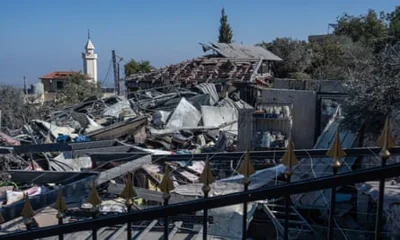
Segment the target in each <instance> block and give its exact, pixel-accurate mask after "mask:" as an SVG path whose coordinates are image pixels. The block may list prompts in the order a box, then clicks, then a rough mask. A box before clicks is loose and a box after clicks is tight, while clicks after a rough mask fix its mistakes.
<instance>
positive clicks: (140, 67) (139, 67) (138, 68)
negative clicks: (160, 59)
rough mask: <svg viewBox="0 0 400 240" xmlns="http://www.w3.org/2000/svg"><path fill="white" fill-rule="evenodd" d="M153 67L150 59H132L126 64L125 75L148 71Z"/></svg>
mask: <svg viewBox="0 0 400 240" xmlns="http://www.w3.org/2000/svg"><path fill="white" fill-rule="evenodd" d="M152 69H153V66H151V64H150V62H149V61H143V60H142V61H139V62H137V61H135V60H134V59H131V60H130V61H129V62H128V63H127V64H125V65H124V71H125V76H129V75H132V74H135V73H148V72H150V71H151V70H152Z"/></svg>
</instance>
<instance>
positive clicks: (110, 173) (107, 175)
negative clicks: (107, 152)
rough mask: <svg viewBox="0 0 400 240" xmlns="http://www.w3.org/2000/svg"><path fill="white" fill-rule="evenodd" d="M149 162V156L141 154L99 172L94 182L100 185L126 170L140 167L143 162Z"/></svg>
mask: <svg viewBox="0 0 400 240" xmlns="http://www.w3.org/2000/svg"><path fill="white" fill-rule="evenodd" d="M149 163H151V156H150V155H147V156H143V157H141V158H138V159H135V160H132V161H130V162H127V163H124V164H121V165H119V166H117V167H114V168H111V169H109V170H106V171H104V172H101V173H100V175H99V177H98V178H97V180H96V184H97V185H100V184H102V183H105V182H108V181H110V180H112V179H114V178H116V177H119V176H122V175H125V174H127V173H128V172H132V171H133V170H135V169H138V168H140V167H141V166H142V165H144V164H149Z"/></svg>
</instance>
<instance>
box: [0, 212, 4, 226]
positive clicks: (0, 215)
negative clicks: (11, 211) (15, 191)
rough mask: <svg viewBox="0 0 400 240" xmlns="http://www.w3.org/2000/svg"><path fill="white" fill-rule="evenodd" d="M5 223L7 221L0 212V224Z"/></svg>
mask: <svg viewBox="0 0 400 240" xmlns="http://www.w3.org/2000/svg"><path fill="white" fill-rule="evenodd" d="M4 222H5V220H4V218H3V215H2V214H1V212H0V224H1V223H4Z"/></svg>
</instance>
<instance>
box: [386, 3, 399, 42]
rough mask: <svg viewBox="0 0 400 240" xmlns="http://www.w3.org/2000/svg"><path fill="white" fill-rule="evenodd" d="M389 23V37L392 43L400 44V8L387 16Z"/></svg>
mask: <svg viewBox="0 0 400 240" xmlns="http://www.w3.org/2000/svg"><path fill="white" fill-rule="evenodd" d="M387 20H388V22H389V28H388V35H389V37H390V38H391V42H392V43H397V42H400V6H397V7H396V9H395V10H394V11H393V12H391V13H389V14H388V15H387Z"/></svg>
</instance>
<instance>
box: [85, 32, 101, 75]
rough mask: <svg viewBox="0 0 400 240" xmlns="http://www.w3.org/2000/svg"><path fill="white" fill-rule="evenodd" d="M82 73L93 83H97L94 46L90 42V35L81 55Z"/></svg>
mask: <svg viewBox="0 0 400 240" xmlns="http://www.w3.org/2000/svg"><path fill="white" fill-rule="evenodd" d="M82 58H83V73H84V74H85V75H87V76H88V77H89V78H90V79H91V80H92V81H93V82H95V83H97V54H96V53H95V52H94V45H93V43H92V41H91V40H90V33H89V34H88V40H87V43H86V46H85V52H83V53H82Z"/></svg>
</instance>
